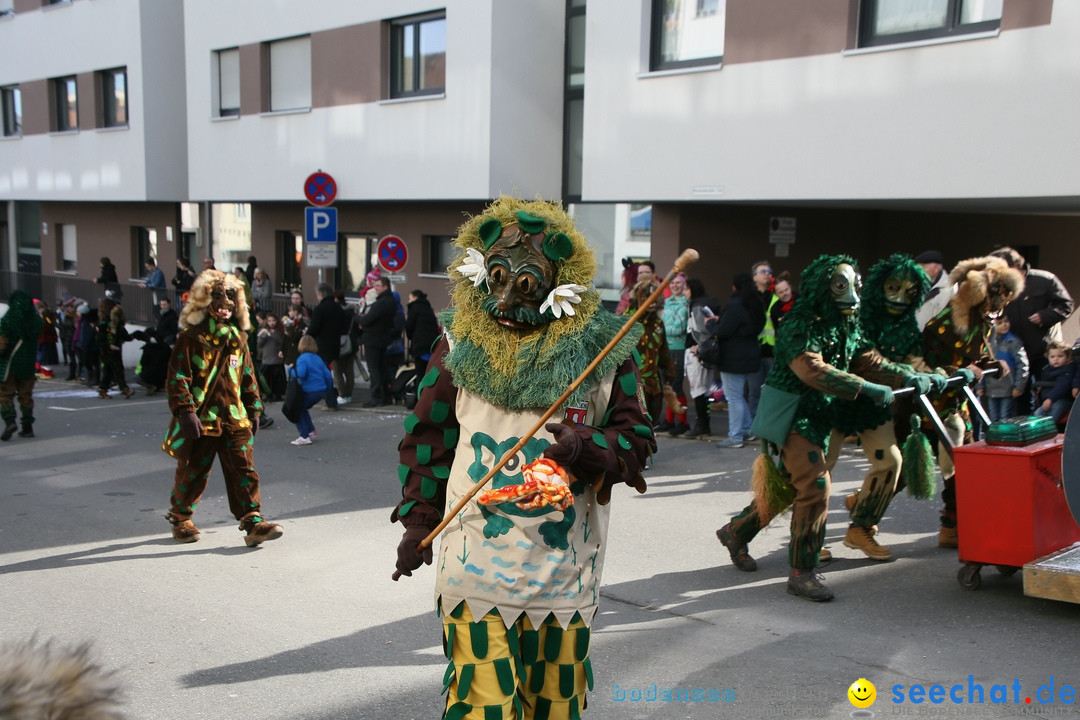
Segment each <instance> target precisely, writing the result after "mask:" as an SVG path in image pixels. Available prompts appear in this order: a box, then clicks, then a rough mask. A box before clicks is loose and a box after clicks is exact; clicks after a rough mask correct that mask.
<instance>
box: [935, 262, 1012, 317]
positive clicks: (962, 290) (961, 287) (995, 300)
mask: <svg viewBox="0 0 1080 720" xmlns="http://www.w3.org/2000/svg"><path fill="white" fill-rule="evenodd" d="M949 282H950V283H952V284H956V285H957V288H956V294H955V295H953V298H952V300H951V301H950V303H949V304H950V305H951V306H952V318H953V325H954V326H955V327H956V329H957V330H958V331H959V332H961V333H967V332H968V330H970V329H971V327H972V326H973V325H978V324H980V323H981V322H982V320H983V319H984V318H990V317H995V316H997V315H999V314H1000V313H1001V311H1002V310H1003V309H1004V308H1005V306H1006V305H1008V304H1009V303H1010V302H1012V301H1013V300H1014V299H1016V298H1017V297H1018V296H1019V295H1020V293H1021V291H1023V289H1024V275H1023V273H1021V272H1020V271H1019V270H1015V269H1013V268H1010V267H1009V265H1008V263H1006V262H1005V261H1004V260H1002V259H1001V258H997V257H991V256H987V257H977V258H970V259H968V260H961V261H960V262H959V263H957V265H956V267H954V268H953V269H952V272H950V273H949Z"/></svg>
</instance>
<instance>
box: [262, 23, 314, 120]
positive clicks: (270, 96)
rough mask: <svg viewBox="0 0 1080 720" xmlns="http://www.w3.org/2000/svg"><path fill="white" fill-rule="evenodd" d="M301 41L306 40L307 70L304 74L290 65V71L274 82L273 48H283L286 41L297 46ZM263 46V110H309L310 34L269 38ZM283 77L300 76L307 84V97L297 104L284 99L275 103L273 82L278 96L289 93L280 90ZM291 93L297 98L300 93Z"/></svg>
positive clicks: (310, 88) (272, 111) (310, 89)
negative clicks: (264, 92) (264, 95)
mask: <svg viewBox="0 0 1080 720" xmlns="http://www.w3.org/2000/svg"><path fill="white" fill-rule="evenodd" d="M301 42H306V49H307V57H306V61H307V68H306V69H307V72H306V74H304V73H300V72H297V71H296V69H295V68H294V67H293V66H291V65H290V68H293V69H292V70H291V71H290V73H289V74H288V75H286V76H279V82H278V83H275V82H274V75H275V72H274V49H275V48H283V47H284V46H285V44H286V43H294V44H297V47H299V43H301ZM263 48H264V53H265V54H264V55H263V58H264V59H265V61H266V65H265V73H266V74H265V82H266V85H265V87H266V98H265V99H264V102H265V112H268V113H290V112H303V111H307V110H311V93H312V82H311V80H312V76H311V36H310V35H295V36H293V37H287V38H278V39H276V40H270V41H268V42H266V43H263ZM285 77H292V78H302V79H303V81H304V82H306V84H307V88H306V90H307V92H306V95H307V97H306V98H303V100H304V102H302V103H301V104H299V105H297V104H287V103H289V100H284V101H281V103H282V104H281V105H277V102H278V101H276V100H275V97H274V96H275V92H274V86H275V84H277V85H278V92H277V93H276V94H277V96H278V97H281V96H282V95H285V96H286V97H288V96H289V94H290V93H284V92H282V91H283V90H284V88H282V87H281V80H282V79H284V78H285ZM298 89H300V88H290V91H293V90H298ZM292 94H295V95H296V96H297V98H299V96H300V94H301V93H299V92H293V93H292Z"/></svg>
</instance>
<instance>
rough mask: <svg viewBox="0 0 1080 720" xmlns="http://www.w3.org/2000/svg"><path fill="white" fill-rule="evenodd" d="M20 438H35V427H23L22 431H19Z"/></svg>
mask: <svg viewBox="0 0 1080 720" xmlns="http://www.w3.org/2000/svg"><path fill="white" fill-rule="evenodd" d="M19 437H26V438H30V437H34V426H33V425H23V426H22V430H20V431H19Z"/></svg>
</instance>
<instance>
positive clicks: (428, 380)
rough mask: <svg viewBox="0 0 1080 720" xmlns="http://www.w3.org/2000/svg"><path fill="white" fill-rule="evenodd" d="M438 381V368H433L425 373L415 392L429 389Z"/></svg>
mask: <svg viewBox="0 0 1080 720" xmlns="http://www.w3.org/2000/svg"><path fill="white" fill-rule="evenodd" d="M438 379H439V368H437V367H433V368H431V369H430V370H428V371H427V374H426V375H424V377H423V379H422V380H420V385H419V386H418V387H417V392H419V391H420V390H423V389H424V388H426V387H431V386H432V385H434V384H435V381H436V380H438Z"/></svg>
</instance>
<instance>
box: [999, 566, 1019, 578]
mask: <svg viewBox="0 0 1080 720" xmlns="http://www.w3.org/2000/svg"><path fill="white" fill-rule="evenodd" d="M994 567H996V568H997V571H998V573H999V574H1000V575H1001V576H1002V577H1012V576H1013V575H1015V574H1016V571H1017V570H1019V569H1020V568H1018V567H1013V566H1012V565H995V566H994Z"/></svg>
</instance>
